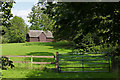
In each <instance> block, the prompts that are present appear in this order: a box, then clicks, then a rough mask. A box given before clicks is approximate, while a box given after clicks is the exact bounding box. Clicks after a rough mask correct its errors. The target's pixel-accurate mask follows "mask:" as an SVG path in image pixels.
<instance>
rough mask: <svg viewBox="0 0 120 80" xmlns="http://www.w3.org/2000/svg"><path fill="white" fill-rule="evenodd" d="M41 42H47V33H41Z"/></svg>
mask: <svg viewBox="0 0 120 80" xmlns="http://www.w3.org/2000/svg"><path fill="white" fill-rule="evenodd" d="M39 39H40V42H46V36H45V34H44V33H43V32H42V33H41V34H40V38H39Z"/></svg>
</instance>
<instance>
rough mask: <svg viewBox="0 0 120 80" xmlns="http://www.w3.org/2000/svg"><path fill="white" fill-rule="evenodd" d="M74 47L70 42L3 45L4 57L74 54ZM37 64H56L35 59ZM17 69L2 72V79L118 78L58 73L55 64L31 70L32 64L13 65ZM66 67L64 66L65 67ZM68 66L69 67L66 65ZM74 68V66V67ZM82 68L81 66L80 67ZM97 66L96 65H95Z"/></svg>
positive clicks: (18, 59)
mask: <svg viewBox="0 0 120 80" xmlns="http://www.w3.org/2000/svg"><path fill="white" fill-rule="evenodd" d="M72 49H73V47H72V45H71V44H69V43H68V42H56V43H52V42H47V43H40V42H29V43H27V42H26V43H7V44H2V55H33V56H36V55H37V56H54V55H55V52H59V54H63V53H72ZM10 59H11V60H13V61H30V58H13V57H11V58H10ZM33 61H35V62H40V61H41V62H54V61H55V60H54V58H53V59H47V58H42V59H40V58H33ZM13 64H14V65H15V68H13V69H8V70H2V78H116V77H118V74H117V73H115V72H100V73H99V72H98V73H96V72H85V73H82V72H80V73H56V72H55V71H54V68H55V64H46V65H39V64H34V65H33V69H30V64H28V63H27V64H26V63H13ZM63 66H64V65H63ZM65 66H67V65H65ZM72 66H73V65H72ZM79 66H81V65H79ZM94 66H96V65H94Z"/></svg>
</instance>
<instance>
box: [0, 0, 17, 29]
mask: <svg viewBox="0 0 120 80" xmlns="http://www.w3.org/2000/svg"><path fill="white" fill-rule="evenodd" d="M14 3H16V2H15V1H14V0H13V1H5V2H4V1H3V2H2V6H1V11H2V12H3V16H2V20H3V23H2V25H4V26H5V27H7V28H8V27H10V18H11V17H13V14H12V13H11V8H12V7H13V4H14Z"/></svg>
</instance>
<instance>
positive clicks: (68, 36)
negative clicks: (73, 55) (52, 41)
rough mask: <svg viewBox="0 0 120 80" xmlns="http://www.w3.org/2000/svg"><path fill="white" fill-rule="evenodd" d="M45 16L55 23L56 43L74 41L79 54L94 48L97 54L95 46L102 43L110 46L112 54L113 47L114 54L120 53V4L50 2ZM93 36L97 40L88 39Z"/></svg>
mask: <svg viewBox="0 0 120 80" xmlns="http://www.w3.org/2000/svg"><path fill="white" fill-rule="evenodd" d="M44 13H45V14H48V15H49V17H50V18H51V19H53V20H55V22H56V23H55V25H57V26H53V32H54V33H53V34H54V37H55V38H56V39H57V40H62V39H63V40H68V41H72V42H74V43H75V44H77V46H79V48H78V49H80V51H90V49H91V48H92V50H91V51H95V50H93V47H95V46H96V47H97V46H101V47H103V46H104V45H103V44H106V45H107V46H108V47H107V46H106V47H105V46H104V48H106V50H107V51H108V50H109V52H112V50H111V49H112V47H113V48H114V51H117V50H116V49H119V50H120V47H119V46H120V38H119V37H120V27H119V26H120V3H98V2H96V3H89V2H87V3H83V2H82V3H81V2H75V3H72V2H69V3H67V2H66V3H60V2H59V3H51V2H48V4H47V5H46V8H45V9H44ZM90 33H91V34H92V35H94V34H95V37H93V36H91V37H88V36H87V35H88V34H90ZM85 36H86V37H85ZM95 39H96V40H95ZM86 42H87V43H86ZM88 43H89V44H88ZM116 45H118V46H116ZM89 46H90V47H89ZM81 47H84V48H81ZM101 47H100V48H101ZM94 49H95V48H94ZM99 50H100V51H102V50H101V49H99ZM117 53H118V52H117ZM117 53H114V54H115V56H117ZM119 56H120V55H119Z"/></svg>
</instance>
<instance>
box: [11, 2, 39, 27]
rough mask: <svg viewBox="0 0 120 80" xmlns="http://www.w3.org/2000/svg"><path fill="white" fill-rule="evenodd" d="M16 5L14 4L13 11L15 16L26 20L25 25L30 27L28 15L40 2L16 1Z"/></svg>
mask: <svg viewBox="0 0 120 80" xmlns="http://www.w3.org/2000/svg"><path fill="white" fill-rule="evenodd" d="M15 1H16V4H13V8H12V10H11V12H12V14H13V16H19V17H22V18H23V19H24V20H25V23H26V24H27V25H29V26H30V23H29V22H28V20H29V19H28V18H27V16H28V13H30V12H31V9H32V7H33V5H34V4H36V3H37V2H38V0H15Z"/></svg>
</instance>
